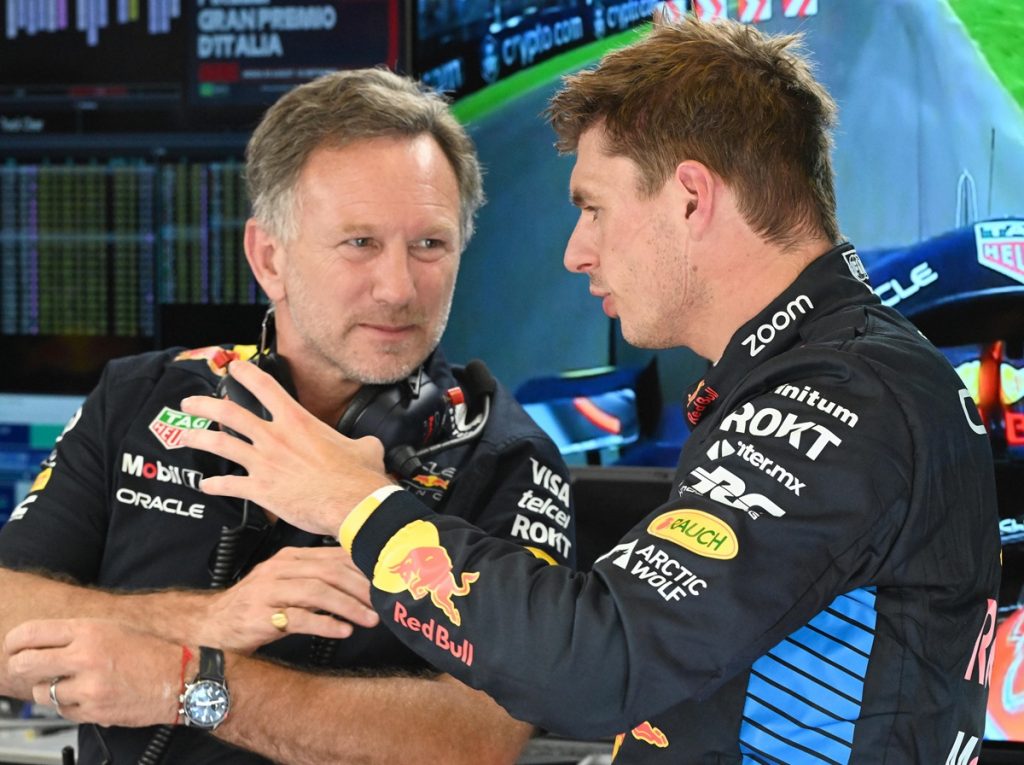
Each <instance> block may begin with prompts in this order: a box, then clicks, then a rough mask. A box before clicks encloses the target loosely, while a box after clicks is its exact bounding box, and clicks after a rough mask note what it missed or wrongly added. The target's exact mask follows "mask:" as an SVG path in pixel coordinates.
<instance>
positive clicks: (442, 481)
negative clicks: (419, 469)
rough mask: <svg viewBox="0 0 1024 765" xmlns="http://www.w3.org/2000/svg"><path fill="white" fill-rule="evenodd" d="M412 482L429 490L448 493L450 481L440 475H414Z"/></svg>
mask: <svg viewBox="0 0 1024 765" xmlns="http://www.w3.org/2000/svg"><path fill="white" fill-rule="evenodd" d="M412 480H413V481H415V482H416V483H418V484H419V485H420V486H423V487H424V488H427V489H440V490H441V491H447V489H448V479H447V478H442V477H441V476H439V475H414V476H413V477H412Z"/></svg>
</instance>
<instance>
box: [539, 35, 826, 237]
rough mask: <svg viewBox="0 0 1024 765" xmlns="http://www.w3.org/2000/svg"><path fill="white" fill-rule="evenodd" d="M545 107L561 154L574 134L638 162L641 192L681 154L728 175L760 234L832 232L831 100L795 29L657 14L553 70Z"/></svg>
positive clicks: (656, 184)
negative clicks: (609, 45)
mask: <svg viewBox="0 0 1024 765" xmlns="http://www.w3.org/2000/svg"><path fill="white" fill-rule="evenodd" d="M547 116H548V118H549V119H550V121H551V125H552V127H553V128H554V129H555V132H556V133H557V134H558V143H557V144H556V145H557V146H558V148H559V150H560V151H562V152H563V153H567V152H573V151H575V150H576V147H577V144H578V143H579V138H580V135H581V134H582V133H584V132H585V131H586V130H588V129H590V128H591V127H594V126H596V125H599V124H600V125H601V126H602V127H603V128H604V130H605V131H606V141H605V149H606V150H607V151H608V152H609V153H610V154H612V155H621V156H625V157H628V158H629V159H631V160H632V161H633V162H635V163H636V165H637V166H638V168H639V172H640V177H641V188H640V189H639V191H640V192H641V193H642V194H645V195H653V194H655V193H657V191H658V190H659V189H661V187H662V186H663V185H664V183H665V182H666V181H667V180H668V178H669V177H670V176H671V175H672V174H673V173H674V172H675V169H676V167H677V166H678V165H679V163H680V162H682V161H683V160H686V159H693V160H696V161H698V162H701V163H702V164H704V165H706V166H707V167H708V168H709V169H711V170H712V171H713V172H714V173H716V174H717V175H719V176H720V177H721V178H722V180H724V181H725V182H726V183H728V184H729V185H730V186H731V187H732V189H733V190H734V192H735V193H736V195H737V199H738V204H739V209H740V213H741V214H742V215H743V217H744V219H745V220H746V221H747V223H748V224H749V225H750V226H751V228H752V229H754V230H755V231H756V232H758V233H759V234H760V235H761V236H763V237H764V238H765V239H766V240H768V241H770V242H773V243H776V244H780V245H783V246H785V245H789V244H792V243H794V242H796V241H797V240H798V239H799V238H800V237H801V235H808V234H810V235H815V236H816V235H824V236H825V237H827V238H828V239H829V241H831V242H836V241H838V240H839V238H840V234H839V225H838V223H837V221H836V212H835V208H836V201H835V189H834V182H833V174H832V164H831V159H830V152H831V149H832V139H831V129H832V127H833V125H834V124H835V120H836V106H835V102H834V101H833V100H832V98H831V96H829V94H828V92H827V91H826V90H825V88H824V87H823V86H822V85H821V84H820V83H818V82H817V81H816V80H815V79H814V76H813V74H812V72H811V67H810V64H809V63H808V61H807V60H806V58H805V57H804V56H803V53H802V50H801V46H800V38H799V36H797V35H787V36H777V37H770V36H767V35H765V34H762V33H761V32H759V31H757V30H756V29H754V28H753V27H751V26H748V25H744V24H740V23H738V22H727V21H716V22H700V21H698V20H697V19H696V18H693V17H689V18H687V19H685V20H684V21H682V22H679V23H675V24H668V23H657V24H655V26H654V29H653V30H652V31H651V34H650V35H649V36H648V37H646V38H645V39H643V40H641V41H640V42H637V43H634V44H633V45H631V46H628V47H626V48H622V49H619V50H617V51H613V52H611V53H609V54H608V55H606V56H605V57H604V58H603V59H602V60H601V62H600V64H599V65H598V66H597V68H596V69H591V70H588V71H584V72H580V73H578V74H575V75H572V76H569V77H566V78H565V81H564V87H563V89H562V90H561V91H560V92H558V93H557V94H556V95H555V96H554V97H553V98H552V100H551V103H550V105H549V107H548V111H547Z"/></svg>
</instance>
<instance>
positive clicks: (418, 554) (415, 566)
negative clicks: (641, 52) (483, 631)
mask: <svg viewBox="0 0 1024 765" xmlns="http://www.w3.org/2000/svg"><path fill="white" fill-rule="evenodd" d="M479 578H480V574H479V573H477V572H472V571H464V572H463V573H462V574H461V575H460V577H459V578H456V575H455V573H454V572H453V570H452V559H451V557H449V555H448V551H447V550H445V549H444V547H442V546H441V544H440V538H439V537H438V534H437V527H435V526H434V525H433V524H431V523H427V522H426V521H413V522H412V523H410V524H409V525H407V526H405V527H404V528H402V529H401V530H400V531H399V532H398V533H397V534H395V535H394V536H393V537H392V538H391V540H390V541H389V542H388V543H387V545H385V547H384V549H383V550H382V551H381V554H380V557H379V558H378V559H377V565H376V567H375V568H374V571H373V586H374V587H376V588H377V589H379V590H383V591H385V592H392V593H399V592H402V591H407V592H408V593H409V594H410V595H412V596H413V597H414V598H415V599H416V600H420V599H421V598H425V597H426V596H427V595H430V602H431V603H433V604H434V605H435V606H437V607H438V608H439V609H441V610H442V611H443V612H444V614H445V616H447V617H448V619H449V620H450V621H451V623H452V624H454V625H455V626H459V625H461V624H462V615H461V614H460V613H459V609H458V608H456V606H455V601H454V598H455V597H462V596H465V595H468V594H469V587H470V585H471V584H472V583H473V582H475V581H476V580H477V579H479Z"/></svg>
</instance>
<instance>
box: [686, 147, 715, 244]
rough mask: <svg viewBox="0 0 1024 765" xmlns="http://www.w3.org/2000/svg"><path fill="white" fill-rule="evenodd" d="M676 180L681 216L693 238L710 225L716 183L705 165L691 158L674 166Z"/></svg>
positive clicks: (713, 210)
mask: <svg viewBox="0 0 1024 765" xmlns="http://www.w3.org/2000/svg"><path fill="white" fill-rule="evenodd" d="M676 181H677V182H678V183H679V188H680V189H681V191H682V194H683V205H684V209H683V217H684V218H685V220H686V223H687V225H688V226H689V228H690V233H691V235H692V236H693V237H694V238H700V237H701V236H702V235H703V234H704V232H706V231H707V230H708V227H709V226H710V225H711V219H712V216H713V215H714V212H715V203H716V202H717V199H716V192H717V191H718V185H717V183H716V178H715V175H714V173H712V172H711V170H709V169H708V167H707V165H704V164H702V163H700V162H697V161H695V160H692V159H688V160H685V161H684V162H680V163H679V166H678V167H676Z"/></svg>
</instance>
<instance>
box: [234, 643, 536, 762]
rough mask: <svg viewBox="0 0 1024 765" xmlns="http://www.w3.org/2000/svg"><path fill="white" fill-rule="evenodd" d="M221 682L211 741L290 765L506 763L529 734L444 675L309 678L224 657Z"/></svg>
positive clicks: (523, 726) (481, 697)
mask: <svg viewBox="0 0 1024 765" xmlns="http://www.w3.org/2000/svg"><path fill="white" fill-rule="evenodd" d="M227 677H228V685H229V687H230V689H231V695H232V707H231V713H230V714H229V715H228V719H227V721H226V722H225V723H224V725H222V726H221V727H220V728H219V729H218V731H217V735H218V736H219V737H221V738H223V739H224V740H225V741H229V742H231V743H233V744H237V745H239V746H243V747H245V748H247V749H252V750H254V751H256V752H259V753H260V754H262V755H264V756H266V757H269V758H271V759H274V760H279V761H282V762H288V763H294V764H296V765H320V763H324V762H359V763H367V764H368V765H373V764H374V763H381V765H391V764H392V763H395V762H444V763H451V764H452V765H460V764H462V763H464V764H465V765H497V764H498V763H513V762H515V760H516V758H517V757H518V755H519V753H520V752H521V751H522V748H523V747H524V746H525V744H526V742H527V740H528V739H529V737H530V735H531V733H532V727H531V726H530V725H528V724H526V723H523V722H520V721H518V720H515V719H513V718H511V717H509V715H508V713H507V712H505V710H504V709H502V708H501V707H499V706H498V705H497V704H496V703H495V702H494V701H493V700H492V699H490V698H489V697H488V696H486V695H485V694H483V693H481V692H479V691H474V690H473V689H471V688H469V687H467V686H465V685H462V684H461V683H459V682H458V681H456V680H454V679H453V678H451V677H448V676H443V677H442V678H439V679H429V678H415V677H338V676H328V675H312V674H307V673H304V672H298V671H295V670H291V669H286V668H284V667H280V666H277V665H274V664H270V663H268V662H265V661H259V660H254V659H248V658H244V657H239V656H229V658H228V670H227ZM282 710H289V711H288V712H287V713H284V714H282Z"/></svg>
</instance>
